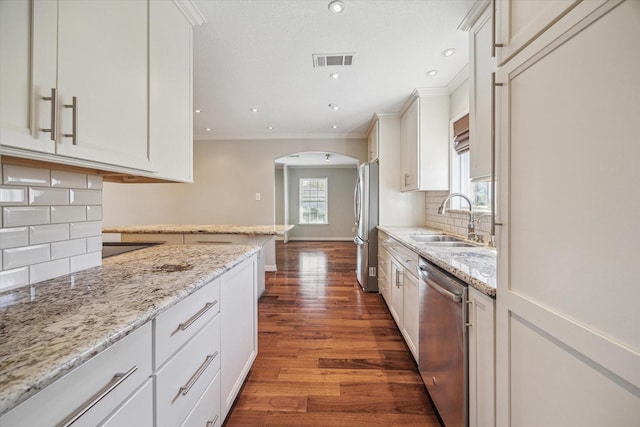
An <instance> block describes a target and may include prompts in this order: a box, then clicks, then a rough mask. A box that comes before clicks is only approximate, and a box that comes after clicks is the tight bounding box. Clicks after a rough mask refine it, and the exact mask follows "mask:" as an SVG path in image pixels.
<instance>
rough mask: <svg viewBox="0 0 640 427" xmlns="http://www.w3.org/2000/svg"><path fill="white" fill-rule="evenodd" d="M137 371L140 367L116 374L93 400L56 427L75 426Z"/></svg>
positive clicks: (92, 397)
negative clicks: (74, 424)
mask: <svg viewBox="0 0 640 427" xmlns="http://www.w3.org/2000/svg"><path fill="white" fill-rule="evenodd" d="M137 370H138V367H137V366H134V367H133V368H131V369H129V370H128V371H127V372H125V373H118V374H115V375H114V376H113V378H111V381H109V382H108V383H107V384H106V385H105V386H104V387H102V388H101V389H100V390H98V392H97V393H96V394H94V395H93V396H91V398H89V400H88V401H87V402H85V403H84V404H83V405H82V406H80V407H79V408H78V409H76V410H75V411H74V412H73V413H72V414H71V415H69V416H68V417H67V418H65V419H64V420H63V421H62V422H60V423H58V424H57V425H56V427H68V426H70V425H71V424H73V423H75V422H76V421H78V419H80V417H81V416H83V415H84V414H85V413H87V411H89V409H91V408H93V407H94V406H96V405H97V404H98V402H100V401H101V400H102V399H104V398H105V397H106V396H107V395H108V394H109V393H111V392H112V391H113V390H115V388H116V387H118V386H119V385H120V384H122V382H123V381H124V380H126V379H127V378H129V377H130V376H131V375H132V374H133V373H134V372H135V371H137Z"/></svg>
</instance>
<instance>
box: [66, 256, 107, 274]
mask: <svg viewBox="0 0 640 427" xmlns="http://www.w3.org/2000/svg"><path fill="white" fill-rule="evenodd" d="M70 260H71V272H72V273H75V272H76V271H81V270H86V269H87V268H92V267H97V266H99V265H101V264H102V253H101V252H91V253H88V254H85V255H78V256H74V257H71V258H70Z"/></svg>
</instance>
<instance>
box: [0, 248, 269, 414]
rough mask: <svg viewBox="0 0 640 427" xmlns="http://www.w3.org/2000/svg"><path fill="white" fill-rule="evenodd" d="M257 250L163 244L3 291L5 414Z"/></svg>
mask: <svg viewBox="0 0 640 427" xmlns="http://www.w3.org/2000/svg"><path fill="white" fill-rule="evenodd" d="M258 250H259V248H258V247H257V246H244V245H225V246H216V245H214V246H211V245H186V246H185V245H176V246H172V245H160V246H154V247H150V248H147V249H142V250H138V251H133V252H129V253H126V254H122V255H118V256H114V257H110V258H105V259H104V260H103V265H102V266H100V267H94V268H91V269H88V270H84V271H80V272H78V273H74V274H71V275H66V276H61V277H58V278H55V279H51V280H48V281H45V282H41V283H38V284H37V285H32V286H25V287H22V288H18V289H14V290H11V291H6V292H2V293H0V343H1V345H0V414H3V413H5V412H7V411H8V410H10V409H11V408H13V407H15V406H16V405H18V404H19V403H21V402H22V401H24V400H26V399H27V398H29V397H30V396H31V395H33V394H35V393H36V392H38V391H39V390H41V389H43V388H44V387H46V386H48V385H49V384H51V383H53V382H54V381H55V380H57V379H58V378H60V377H62V376H63V375H65V374H66V373H68V372H70V371H71V370H72V369H74V368H76V367H78V366H80V365H81V364H82V363H84V362H86V361H87V360H89V359H90V358H91V357H93V356H95V355H96V354H97V353H99V352H100V351H102V350H105V349H106V348H108V347H109V346H111V345H112V344H114V343H115V342H117V341H118V340H120V339H122V338H123V337H125V336H127V335H128V334H130V333H131V332H132V331H134V330H135V329H137V328H139V327H140V326H142V325H144V324H145V323H146V322H148V321H149V320H151V319H153V318H154V317H155V316H157V315H158V314H160V313H161V312H163V311H164V310H166V309H167V308H169V307H171V306H173V305H174V304H176V303H177V302H179V301H180V300H182V299H184V298H185V297H187V296H188V295H190V294H192V293H193V292H195V291H196V290H198V289H199V288H201V287H203V286H204V285H206V284H207V283H209V282H210V281H211V280H213V279H215V278H217V277H219V276H221V275H222V274H223V273H224V272H226V271H228V270H229V269H231V268H233V267H234V266H236V265H237V264H239V263H240V262H242V261H243V260H245V259H247V258H249V257H251V255H253V254H254V253H256V252H257V251H258Z"/></svg>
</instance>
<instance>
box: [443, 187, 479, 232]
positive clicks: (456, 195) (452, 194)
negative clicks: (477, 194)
mask: <svg viewBox="0 0 640 427" xmlns="http://www.w3.org/2000/svg"><path fill="white" fill-rule="evenodd" d="M454 197H462V198H463V199H465V200H466V201H467V203H468V204H469V225H468V226H467V231H468V234H467V238H468V239H469V240H475V238H476V232H475V231H476V230H475V227H474V222H475V220H474V218H473V207H472V205H471V200H470V199H469V198H468V197H467V196H466V195H464V194H462V193H451V194H449V195H448V196H447V197H446V198H445V199H444V201H443V202H442V204H441V205H440V207H439V208H438V214H440V215H444V214H446V213H447V208H446V204H447V202H448V201H449V200H451V199H452V198H454Z"/></svg>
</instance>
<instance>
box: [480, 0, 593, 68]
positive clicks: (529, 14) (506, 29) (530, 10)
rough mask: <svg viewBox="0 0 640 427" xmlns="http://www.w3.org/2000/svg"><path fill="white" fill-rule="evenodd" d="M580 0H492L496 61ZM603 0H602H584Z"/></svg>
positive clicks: (509, 55)
mask: <svg viewBox="0 0 640 427" xmlns="http://www.w3.org/2000/svg"><path fill="white" fill-rule="evenodd" d="M581 1H582V0H553V1H549V0H493V2H494V3H493V6H494V7H495V26H496V33H495V43H496V57H497V58H498V64H499V65H502V64H504V63H505V62H506V61H507V60H509V58H511V57H512V56H513V55H515V54H516V53H518V52H519V51H520V50H521V49H522V48H524V47H525V46H527V45H528V44H529V43H530V42H531V41H532V40H533V39H535V38H536V37H537V36H538V35H539V34H540V33H542V32H543V31H545V30H546V29H547V28H549V27H550V26H551V25H553V23H554V22H556V21H557V20H558V19H560V18H562V16H564V15H566V14H567V13H568V12H569V11H570V10H571V9H573V8H574V7H575V6H576V5H577V4H578V3H580V2H581ZM587 1H588V2H590V3H604V1H605V0H587Z"/></svg>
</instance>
